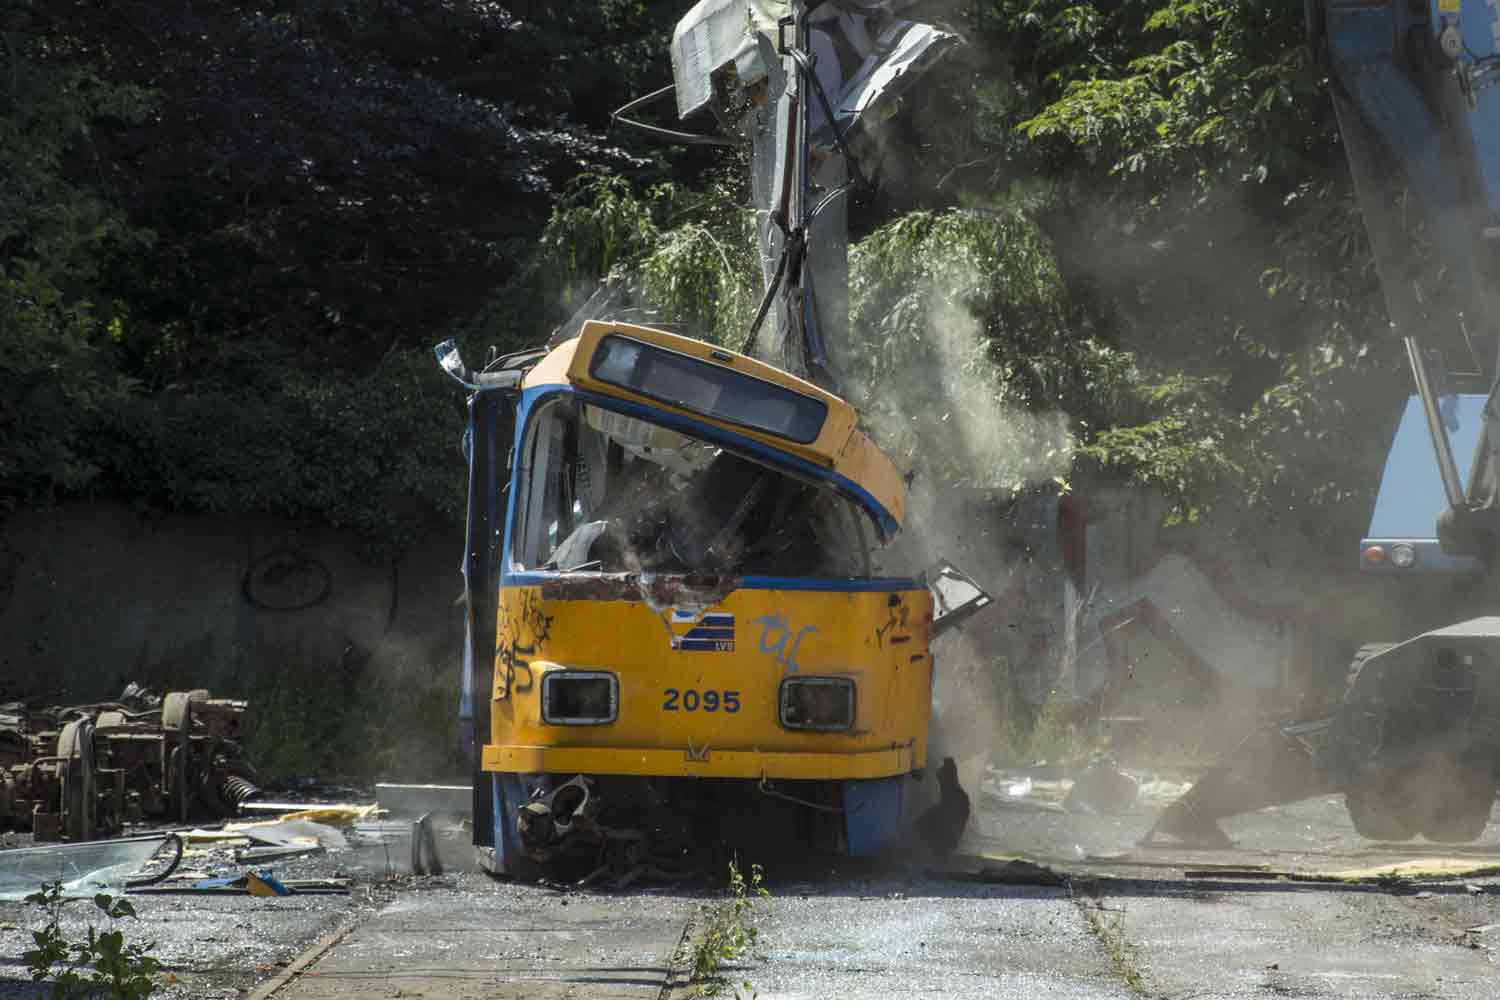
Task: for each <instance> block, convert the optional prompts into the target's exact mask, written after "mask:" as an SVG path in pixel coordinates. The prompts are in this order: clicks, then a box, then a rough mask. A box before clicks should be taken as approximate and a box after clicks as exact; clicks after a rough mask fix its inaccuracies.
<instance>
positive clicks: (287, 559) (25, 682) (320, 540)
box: [0, 502, 463, 700]
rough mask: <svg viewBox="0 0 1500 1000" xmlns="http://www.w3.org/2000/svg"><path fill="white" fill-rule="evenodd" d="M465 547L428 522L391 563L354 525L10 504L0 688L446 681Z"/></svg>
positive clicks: (110, 691) (108, 692)
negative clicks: (428, 532) (381, 559)
mask: <svg viewBox="0 0 1500 1000" xmlns="http://www.w3.org/2000/svg"><path fill="white" fill-rule="evenodd" d="M462 547H463V540H462V537H461V536H459V535H456V534H453V533H450V532H442V533H437V534H435V535H434V537H433V539H432V540H431V543H430V544H429V545H426V546H424V547H422V548H421V549H419V550H417V551H414V552H411V553H409V554H408V555H407V556H406V557H405V558H404V559H403V560H402V561H401V563H400V565H399V566H396V567H391V566H389V565H377V564H375V563H372V562H371V561H369V560H368V559H367V558H365V557H364V555H363V554H362V550H361V546H360V544H359V542H358V540H357V539H356V538H354V537H352V536H350V535H348V534H344V533H340V532H336V531H332V530H329V529H326V528H317V527H307V526H302V525H296V524H293V523H290V522H286V521H281V520H277V519H275V518H269V517H249V518H224V517H214V516H209V515H194V514H171V515H166V516H158V515H153V516H141V515H139V514H137V513H136V512H134V511H132V510H131V509H129V508H128V507H127V506H125V505H123V504H118V503H112V502H81V503H71V504H67V505H65V506H63V507H61V508H58V509H55V510H50V511H35V510H24V511H20V512H17V513H16V514H14V515H12V516H11V517H10V518H9V519H7V520H6V521H5V523H4V524H3V525H0V700H4V699H6V698H7V697H18V696H22V695H26V696H43V697H45V698H47V699H58V700H62V699H67V700H74V699H93V698H107V697H110V696H113V695H115V694H117V693H118V692H119V690H120V689H121V688H122V687H123V686H124V685H125V683H126V682H128V681H131V680H138V681H142V682H144V683H147V684H149V685H151V686H153V687H156V688H158V689H161V688H171V687H179V686H184V687H188V686H190V687H207V688H209V689H210V690H212V691H213V692H214V693H215V694H216V695H224V696H233V695H235V694H238V693H240V692H242V691H245V690H247V689H248V688H249V687H251V686H252V685H253V684H254V682H255V681H256V680H257V679H260V678H263V677H264V676H266V675H268V674H270V673H274V672H280V671H291V670H304V671H334V672H337V673H338V674H339V675H340V676H341V677H342V678H344V679H345V680H346V682H347V683H350V684H357V683H361V682H367V681H368V680H370V679H371V678H374V677H377V676H380V677H390V676H392V675H407V674H410V675H411V676H418V677H432V676H434V675H446V676H451V677H453V678H454V681H455V684H456V678H457V666H458V662H459V651H460V648H461V632H460V629H461V625H462V612H461V609H460V608H459V607H457V606H456V605H455V604H454V601H455V600H456V599H457V597H458V596H459V593H460V591H461V589H462V583H461V580H460V577H459V573H458V565H459V558H460V555H461V552H462ZM302 605H306V606H305V607H303V606H302ZM277 609H284V610H277ZM455 690H456V689H455ZM455 697H456V695H455Z"/></svg>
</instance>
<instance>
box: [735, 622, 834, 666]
mask: <svg viewBox="0 0 1500 1000" xmlns="http://www.w3.org/2000/svg"><path fill="white" fill-rule="evenodd" d="M750 624H752V625H759V626H760V651H761V652H762V653H767V654H769V655H771V656H774V657H775V658H776V662H777V663H779V664H781V666H782V668H783V669H784V670H786V672H787V673H789V674H795V673H796V672H797V651H798V650H799V649H801V648H802V640H803V639H805V638H807V637H808V636H809V635H812V634H813V633H814V632H816V631H817V630H818V627H817V626H816V625H804V626H803V627H802V628H801V629H800V630H799V631H798V632H797V633H796V634H795V635H794V634H793V633H792V629H791V626H789V625H788V624H787V621H786V619H785V618H783V617H781V616H780V615H762V616H761V617H759V618H756V619H753V620H752V621H751V622H750Z"/></svg>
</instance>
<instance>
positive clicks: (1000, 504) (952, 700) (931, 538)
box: [856, 267, 1075, 796]
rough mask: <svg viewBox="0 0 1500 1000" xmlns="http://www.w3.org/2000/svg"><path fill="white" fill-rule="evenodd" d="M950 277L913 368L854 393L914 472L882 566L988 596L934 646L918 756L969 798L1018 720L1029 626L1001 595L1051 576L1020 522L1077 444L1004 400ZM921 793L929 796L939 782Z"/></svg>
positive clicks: (969, 283)
mask: <svg viewBox="0 0 1500 1000" xmlns="http://www.w3.org/2000/svg"><path fill="white" fill-rule="evenodd" d="M948 271H949V273H947V274H946V275H943V276H942V278H941V279H939V280H937V281H934V283H933V287H931V288H929V289H927V290H926V292H925V295H924V296H923V298H924V300H925V302H926V309H925V314H926V316H927V322H926V324H925V328H924V329H923V331H922V336H923V342H922V344H921V350H920V351H918V352H915V353H916V354H917V355H918V357H919V359H920V360H919V361H916V362H914V363H907V364H905V365H902V366H898V367H896V368H895V369H894V370H893V371H891V372H889V373H887V374H885V375H884V376H883V377H881V378H880V379H879V381H878V383H872V382H866V383H864V384H861V385H859V386H857V389H858V392H857V393H856V398H862V399H864V400H866V401H868V402H867V403H866V404H865V406H864V407H863V410H862V414H863V417H864V419H865V422H866V424H867V427H868V429H869V430H870V432H871V433H872V434H873V436H874V437H875V438H876V440H877V441H879V442H880V443H881V444H882V446H883V447H885V448H886V449H887V451H888V452H890V453H891V454H892V456H893V458H894V459H895V460H896V462H897V464H898V465H899V466H901V467H902V468H903V471H907V472H909V473H910V474H911V477H912V478H911V480H910V485H909V487H908V490H907V517H906V526H905V530H904V531H903V533H902V535H901V536H900V537H899V539H898V540H897V542H896V543H895V544H893V545H892V547H891V548H890V549H888V550H887V551H886V552H885V553H883V555H882V558H881V568H882V571H884V572H887V573H891V574H902V575H904V574H913V573H918V572H921V571H922V570H925V569H927V568H929V567H931V566H932V565H934V564H935V563H936V562H937V561H938V560H940V559H947V560H949V561H950V562H952V563H954V564H955V565H956V566H958V568H959V569H961V570H962V571H963V572H965V573H966V574H968V575H969V576H970V577H972V578H973V579H974V580H975V582H977V583H978V584H979V585H980V586H982V587H983V588H984V589H985V590H986V591H988V592H989V593H990V594H991V595H992V596H994V597H995V598H996V599H997V600H996V604H995V605H992V606H991V607H990V608H989V609H987V610H985V611H983V612H981V613H980V615H979V616H978V617H976V618H974V619H971V621H970V623H969V624H967V625H966V626H965V627H964V628H963V630H955V631H952V632H949V633H948V634H947V635H945V636H943V637H942V638H941V639H940V640H938V642H937V643H936V644H935V647H934V658H935V661H936V664H935V682H934V691H933V699H934V708H933V729H932V733H931V736H930V739H929V755H928V759H929V761H930V762H931V763H932V764H933V765H935V764H936V763H937V762H940V761H941V760H942V759H943V758H944V757H946V756H951V757H953V758H954V759H955V760H956V761H957V762H958V767H959V781H960V784H961V785H962V786H963V787H964V788H967V789H970V790H973V789H977V788H978V786H979V783H980V780H981V779H982V777H983V773H984V767H985V765H986V763H987V762H988V760H989V758H990V757H991V755H992V754H996V753H1001V752H1003V751H1004V749H1005V748H1006V746H1007V745H1008V743H1009V742H1010V740H1011V734H1012V732H1013V726H1014V719H1013V715H1014V712H1013V709H1014V708H1015V706H1014V705H1013V704H1012V702H1013V700H1014V698H1013V695H1012V693H1011V692H1012V690H1013V688H1014V684H1013V683H1012V680H1013V678H1012V677H1011V669H1012V666H1013V665H1012V664H1011V663H1010V662H1008V660H1009V658H1010V657H1011V656H1014V655H1015V650H1016V649H1017V648H1018V646H1019V644H1020V643H1018V641H1017V640H1023V633H1024V632H1025V629H1024V628H1023V627H1022V625H1023V623H1021V622H1019V621H1015V620H1012V619H1014V618H1016V617H1017V615H1016V613H1015V610H1016V609H1015V608H1014V607H1013V606H1010V605H1009V604H1008V602H1005V601H1002V600H1000V598H1001V595H1003V594H1005V593H1006V592H1007V591H1010V590H1011V589H1012V588H1013V587H1014V586H1016V585H1017V584H1020V585H1023V586H1024V585H1025V581H1026V579H1027V578H1040V579H1043V580H1052V581H1059V577H1057V576H1056V574H1055V573H1053V572H1051V569H1052V567H1050V566H1042V565H1039V564H1038V560H1045V559H1047V558H1048V551H1047V549H1046V548H1045V547H1044V545H1043V544H1041V542H1042V541H1043V540H1042V539H1040V538H1037V537H1035V535H1036V532H1035V531H1034V530H1033V529H1034V527H1035V526H1034V525H1033V524H1030V523H1029V522H1030V521H1032V520H1034V517H1033V516H1032V515H1033V514H1034V511H1035V509H1036V508H1037V506H1038V505H1037V504H1036V503H1035V502H1034V501H1036V500H1037V499H1038V498H1039V497H1043V496H1047V497H1050V496H1052V495H1055V493H1056V492H1057V490H1058V489H1060V488H1061V485H1060V484H1062V483H1065V482H1066V480H1067V477H1068V475H1069V472H1070V470H1071V467H1072V462H1073V455H1074V450H1075V441H1074V438H1073V435H1072V432H1071V428H1070V420H1069V417H1068V415H1067V414H1065V413H1063V412H1061V411H1052V412H1035V411H1032V410H1028V409H1026V408H1025V407H1024V406H1022V405H1021V404H1020V403H1019V402H1018V401H1016V400H1013V399H1007V398H1006V396H1005V389H1004V385H1005V380H1004V378H1003V372H1001V371H1000V370H999V367H998V365H997V363H996V362H995V361H994V360H993V359H992V358H991V357H990V355H989V345H988V343H987V340H986V337H985V330H984V327H983V324H982V322H981V320H980V319H979V318H978V317H977V316H976V315H975V314H974V313H973V312H972V311H971V310H970V309H969V308H968V307H967V306H966V305H965V303H964V301H963V295H962V289H964V288H972V287H975V286H976V285H977V284H978V281H977V280H976V279H975V278H974V277H973V276H972V275H967V274H964V273H962V268H958V267H954V268H950V269H948ZM1038 571H1041V572H1040V573H1038ZM1056 585H1057V588H1058V593H1059V595H1060V593H1061V590H1060V588H1061V583H1060V582H1057V584H1056ZM1027 666H1028V668H1030V669H1035V668H1037V667H1040V665H1031V664H1028V665H1027ZM1041 670H1042V672H1043V673H1048V672H1049V671H1048V669H1047V668H1046V667H1041ZM929 791H930V792H931V794H933V795H934V796H935V794H936V788H935V785H934V786H933V787H932V788H930V789H929Z"/></svg>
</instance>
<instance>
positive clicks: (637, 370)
mask: <svg viewBox="0 0 1500 1000" xmlns="http://www.w3.org/2000/svg"><path fill="white" fill-rule="evenodd" d="M589 371H590V374H592V375H593V376H594V378H596V379H598V380H599V381H601V382H607V383H609V384H610V385H615V386H619V387H620V388H622V389H629V390H630V391H632V392H638V393H640V394H641V395H643V396H649V397H651V398H652V399H655V400H659V401H661V402H663V403H670V404H671V405H673V406H680V407H682V408H683V409H684V410H691V411H692V412H694V413H701V414H703V415H704V416H707V417H713V418H715V419H718V420H723V421H725V422H726V423H731V424H738V425H740V426H741V427H749V428H751V429H753V430H758V431H763V432H765V433H767V434H774V435H776V436H777V437H782V438H786V439H787V440H789V441H795V442H797V443H798V444H810V443H811V442H813V441H815V440H817V438H818V434H819V433H821V432H822V430H823V423H824V421H825V420H827V418H828V406H827V404H825V403H824V402H823V401H822V400H821V399H814V398H812V397H811V396H804V395H802V394H801V393H800V392H794V391H792V390H791V389H787V388H784V387H782V386H779V385H776V384H775V383H772V382H767V381H765V380H763V379H758V378H755V377H754V376H751V375H746V374H744V373H742V372H737V371H734V370H733V369H731V368H724V367H722V366H720V365H715V364H710V363H709V362H707V361H700V360H699V359H697V358H694V357H689V356H688V355H686V354H679V353H677V352H676V351H669V350H666V349H664V348H660V347H655V346H653V345H651V344H643V343H641V342H640V341H638V340H630V339H629V338H626V337H619V336H609V337H605V338H604V339H603V340H602V341H600V342H599V347H598V348H597V349H596V350H595V351H594V357H593V361H592V362H591V364H590V366H589Z"/></svg>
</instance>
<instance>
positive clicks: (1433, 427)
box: [1405, 337, 1468, 510]
mask: <svg viewBox="0 0 1500 1000" xmlns="http://www.w3.org/2000/svg"><path fill="white" fill-rule="evenodd" d="M1405 340H1406V357H1407V359H1408V360H1409V361H1410V362H1411V374H1412V378H1413V379H1415V380H1416V383H1417V395H1419V396H1421V397H1422V409H1423V411H1424V412H1425V413H1426V414H1427V432H1428V434H1430V435H1431V437H1432V450H1433V453H1434V454H1435V455H1436V456H1437V464H1438V474H1439V475H1441V476H1442V478H1443V493H1444V494H1446V496H1447V498H1448V506H1449V507H1451V508H1453V509H1455V510H1462V509H1464V508H1465V507H1466V506H1467V505H1468V499H1467V497H1466V495H1465V493H1464V484H1463V480H1462V478H1460V476H1459V474H1458V463H1457V462H1455V461H1454V460H1453V442H1452V441H1451V440H1450V439H1449V437H1448V427H1447V425H1446V424H1445V423H1444V422H1443V412H1442V407H1441V406H1440V404H1439V401H1438V397H1437V392H1436V390H1434V389H1433V387H1432V377H1431V375H1430V374H1429V373H1428V371H1427V356H1426V355H1425V354H1424V353H1423V352H1422V345H1421V344H1420V343H1419V342H1418V341H1417V338H1415V337H1406V338H1405Z"/></svg>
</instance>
